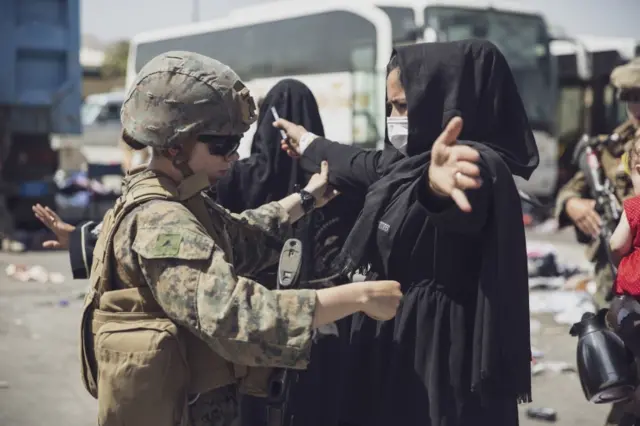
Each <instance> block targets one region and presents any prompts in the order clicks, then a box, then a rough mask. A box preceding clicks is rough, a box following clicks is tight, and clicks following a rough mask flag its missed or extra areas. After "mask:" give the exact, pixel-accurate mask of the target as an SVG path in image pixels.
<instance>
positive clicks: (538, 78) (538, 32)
mask: <svg viewBox="0 0 640 426" xmlns="http://www.w3.org/2000/svg"><path fill="white" fill-rule="evenodd" d="M425 22H426V23H427V24H428V26H429V27H431V28H434V29H435V30H436V32H437V34H438V38H439V39H441V40H443V41H455V40H463V39H469V38H480V39H486V40H489V41H491V42H492V43H494V44H495V45H496V46H498V48H499V49H500V51H501V52H502V53H503V54H504V56H505V58H506V59H507V62H508V63H509V66H510V67H511V70H512V72H513V76H514V78H515V80H516V84H517V86H518V89H519V91H520V95H521V96H522V101H523V102H524V105H525V108H526V110H527V115H528V116H529V120H530V121H531V124H532V126H534V128H537V129H540V130H544V131H547V132H549V131H550V130H551V129H552V128H553V123H554V120H555V117H554V114H555V111H554V105H555V103H556V101H557V99H556V95H555V75H554V73H553V67H552V62H551V61H552V60H551V54H550V49H549V43H550V39H549V35H548V33H547V29H546V25H545V23H544V20H543V19H542V18H541V17H540V16H537V15H527V14H518V13H508V12H501V11H495V10H475V9H462V8H448V7H427V8H426V9H425Z"/></svg>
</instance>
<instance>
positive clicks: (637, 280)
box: [610, 139, 640, 355]
mask: <svg viewBox="0 0 640 426" xmlns="http://www.w3.org/2000/svg"><path fill="white" fill-rule="evenodd" d="M622 162H623V164H624V167H625V172H626V173H627V174H628V175H629V176H630V178H631V182H632V183H633V192H634V196H633V197H631V198H627V199H626V200H624V203H623V212H622V217H621V218H620V222H619V223H618V226H617V227H616V229H615V231H614V232H613V234H612V235H611V240H610V246H611V252H612V253H613V256H614V260H615V261H617V262H619V265H618V274H617V275H616V278H615V281H614V285H613V293H614V294H616V295H629V296H632V297H635V298H640V250H639V249H640V232H638V231H639V230H640V229H639V228H638V226H639V225H640V139H638V140H636V141H634V143H633V144H632V145H631V146H630V147H629V150H628V151H627V152H626V153H625V155H624V156H623V158H622ZM638 355H640V354H638Z"/></svg>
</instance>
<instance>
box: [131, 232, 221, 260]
mask: <svg viewBox="0 0 640 426" xmlns="http://www.w3.org/2000/svg"><path fill="white" fill-rule="evenodd" d="M214 247H215V243H214V241H213V239H212V238H211V237H209V236H208V235H204V234H202V233H199V232H193V231H191V230H189V229H182V230H180V229H166V228H165V229H162V228H160V229H150V228H146V229H140V230H139V231H138V233H137V235H136V237H135V240H134V242H133V245H132V247H131V248H132V249H133V251H135V252H136V253H138V254H139V255H140V256H141V257H143V258H145V259H183V260H206V259H209V258H210V257H211V253H212V252H213V249H214Z"/></svg>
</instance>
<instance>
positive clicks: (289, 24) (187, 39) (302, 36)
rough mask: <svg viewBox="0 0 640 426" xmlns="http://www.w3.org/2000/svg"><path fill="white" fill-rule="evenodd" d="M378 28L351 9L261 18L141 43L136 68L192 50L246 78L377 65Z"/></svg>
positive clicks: (348, 69) (347, 69)
mask: <svg viewBox="0 0 640 426" xmlns="http://www.w3.org/2000/svg"><path fill="white" fill-rule="evenodd" d="M375 40H376V29H375V26H374V25H373V24H372V23H371V22H370V21H368V20H366V19H364V18H362V17H360V16H358V15H355V14H352V13H350V12H347V11H342V10H339V11H329V12H325V13H318V14H315V15H308V16H301V17H294V18H288V19H282V20H279V21H271V22H262V23H257V24H254V25H248V26H242V27H235V28H229V29H222V30H218V31H211V32H209V33H202V34H194V35H185V36H182V37H176V38H172V39H165V40H157V41H152V42H146V43H141V44H139V45H138V46H137V49H136V60H135V67H136V72H137V71H139V70H140V68H141V67H142V66H143V65H144V64H145V63H147V62H148V61H149V60H150V59H151V58H153V57H154V56H156V55H158V54H160V53H163V52H166V51H169V50H188V51H192V52H197V53H201V54H203V55H207V56H210V57H212V58H215V59H218V60H219V61H221V62H224V63H226V64H228V65H229V66H231V67H232V68H233V69H234V71H236V72H237V73H238V75H240V77H241V78H242V79H243V80H245V81H248V80H252V79H255V78H269V77H281V76H289V75H306V74H322V73H334V72H348V71H373V70H374V69H375V61H376V55H375V52H376V49H375V44H376V41H375ZM363 48H368V49H369V50H370V51H371V52H372V54H371V55H369V56H368V58H367V61H353V60H352V58H353V52H354V51H355V50H358V49H363Z"/></svg>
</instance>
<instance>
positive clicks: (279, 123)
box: [273, 118, 308, 158]
mask: <svg viewBox="0 0 640 426" xmlns="http://www.w3.org/2000/svg"><path fill="white" fill-rule="evenodd" d="M273 126H274V127H277V128H278V129H280V130H283V131H284V132H285V133H286V135H287V139H283V140H282V141H281V142H280V147H281V148H282V150H283V151H286V152H287V154H289V156H290V157H293V158H296V157H299V156H300V155H301V152H300V140H301V139H302V136H304V135H305V134H306V133H308V132H307V129H305V128H304V127H302V126H299V125H297V124H294V123H292V122H290V121H288V120H285V119H283V118H281V119H279V120H276V121H274V122H273Z"/></svg>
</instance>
